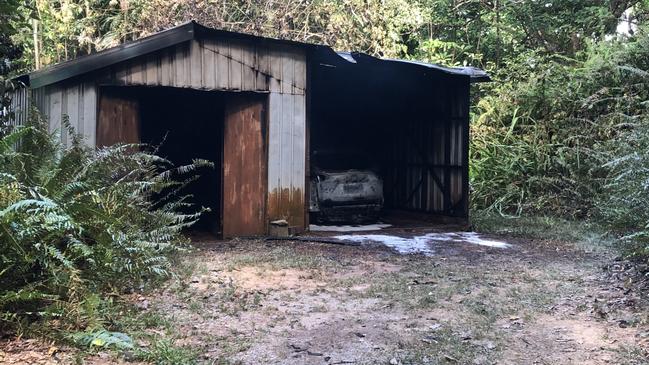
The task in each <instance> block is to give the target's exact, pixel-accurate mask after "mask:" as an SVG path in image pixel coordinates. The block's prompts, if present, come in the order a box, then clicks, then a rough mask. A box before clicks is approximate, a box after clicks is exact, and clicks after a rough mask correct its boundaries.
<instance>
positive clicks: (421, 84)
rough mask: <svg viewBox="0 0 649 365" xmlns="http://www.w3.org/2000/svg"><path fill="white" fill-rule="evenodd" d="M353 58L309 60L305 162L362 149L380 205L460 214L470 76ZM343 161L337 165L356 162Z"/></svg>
mask: <svg viewBox="0 0 649 365" xmlns="http://www.w3.org/2000/svg"><path fill="white" fill-rule="evenodd" d="M312 59H315V60H318V57H313V58H312ZM356 62H357V63H355V64H354V63H350V62H347V61H345V60H342V62H340V61H336V60H320V61H319V62H318V61H316V62H314V63H313V64H312V66H311V70H312V71H311V83H310V90H311V92H312V94H311V102H310V110H311V114H310V115H311V122H310V152H311V154H312V157H311V160H312V161H313V160H314V158H313V154H314V153H318V151H321V150H332V149H334V150H336V149H337V150H340V151H347V150H357V151H362V152H363V153H364V154H366V155H367V156H369V157H370V158H371V159H373V165H374V166H376V169H377V172H378V173H379V175H380V176H381V177H382V178H383V180H384V195H385V204H386V208H392V209H402V210H412V211H421V212H427V213H437V214H443V215H449V216H457V217H466V216H467V214H468V113H469V110H468V106H469V78H468V77H464V76H453V75H448V74H445V73H442V72H439V71H434V70H424V68H423V67H421V66H415V65H408V64H395V63H394V62H384V61H381V60H378V59H375V58H370V57H367V56H357V57H356ZM347 161H349V163H350V165H348V166H341V167H345V168H355V167H357V166H353V165H351V164H353V159H349V160H342V161H341V164H343V165H344V164H345V163H346V162H347Z"/></svg>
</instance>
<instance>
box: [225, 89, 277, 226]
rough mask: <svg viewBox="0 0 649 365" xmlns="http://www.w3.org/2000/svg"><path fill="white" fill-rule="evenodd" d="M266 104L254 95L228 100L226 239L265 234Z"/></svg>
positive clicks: (234, 96) (226, 114)
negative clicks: (264, 134) (264, 122)
mask: <svg viewBox="0 0 649 365" xmlns="http://www.w3.org/2000/svg"><path fill="white" fill-rule="evenodd" d="M262 112H263V100H261V98H259V97H255V96H252V95H247V94H244V95H233V96H231V97H229V98H228V101H227V103H226V112H225V125H224V148H223V236H224V237H233V236H257V235H264V234H265V233H266V220H265V196H266V194H265V192H266V148H265V143H264V137H263V135H262V126H261V124H262V123H263V118H262Z"/></svg>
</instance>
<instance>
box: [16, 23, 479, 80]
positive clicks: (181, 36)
mask: <svg viewBox="0 0 649 365" xmlns="http://www.w3.org/2000/svg"><path fill="white" fill-rule="evenodd" d="M205 37H210V38H217V37H230V38H236V39H244V40H250V41H256V42H262V43H269V44H272V43H276V44H287V45H293V46H299V47H303V48H314V49H320V50H324V51H325V52H328V53H332V54H335V51H333V49H331V48H330V47H328V46H321V45H314V44H310V43H302V42H295V41H289V40H282V39H275V38H266V37H260V36H255V35H251V34H245V33H236V32H230V31H225V30H220V29H213V28H208V27H205V26H203V25H200V24H198V23H196V22H195V21H191V22H188V23H185V24H182V25H179V26H176V27H174V28H170V29H167V30H164V31H161V32H159V33H156V34H153V35H151V36H148V37H145V38H142V39H138V40H136V41H132V42H127V43H124V44H122V45H119V46H117V47H113V48H109V49H106V50H103V51H100V52H97V53H93V54H90V55H86V56H81V57H78V58H75V59H73V60H69V61H66V62H62V63H59V64H56V65H53V66H50V67H47V68H45V69H42V70H38V71H35V72H32V73H30V74H29V75H28V77H29V80H25V81H26V82H25V83H26V84H29V85H30V86H31V87H33V88H38V87H42V86H46V85H50V84H53V83H56V82H59V81H63V80H66V79H69V78H72V77H75V76H78V75H82V74H85V73H89V72H92V71H95V70H98V69H101V68H104V67H107V66H110V65H112V64H115V63H118V62H123V61H127V60H130V59H133V58H135V57H139V56H142V55H145V54H149V53H152V52H156V51H158V50H161V49H164V48H167V47H171V46H174V45H176V44H179V43H183V42H187V41H189V40H192V39H201V38H205ZM337 54H338V56H340V57H342V58H343V59H344V60H346V61H348V62H352V63H357V62H356V61H357V60H356V58H357V57H359V56H361V57H368V58H369V57H371V56H369V55H365V54H362V53H350V52H338V53H337ZM371 58H374V57H371ZM374 59H376V60H382V61H386V62H394V63H401V64H412V65H416V66H421V67H426V68H428V69H432V70H435V71H440V72H444V73H448V74H451V75H464V76H469V77H470V78H471V81H472V82H481V81H489V80H490V79H489V76H488V75H487V73H486V72H484V71H482V70H480V69H477V68H473V67H461V68H451V67H444V66H439V65H435V64H429V63H424V62H418V61H408V60H395V59H378V58H374ZM21 77H22V79H23V80H24V79H25V76H24V75H23V76H21Z"/></svg>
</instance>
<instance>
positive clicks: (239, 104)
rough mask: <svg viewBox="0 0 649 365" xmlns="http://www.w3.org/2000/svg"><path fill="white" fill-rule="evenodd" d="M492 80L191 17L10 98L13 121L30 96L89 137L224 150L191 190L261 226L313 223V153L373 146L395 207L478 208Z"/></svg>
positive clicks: (186, 151)
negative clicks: (480, 148) (474, 163)
mask: <svg viewBox="0 0 649 365" xmlns="http://www.w3.org/2000/svg"><path fill="white" fill-rule="evenodd" d="M487 80H488V76H487V75H486V74H485V73H484V72H483V71H481V70H478V69H474V68H446V67H442V66H438V65H432V64H425V63H420V62H412V61H403V60H390V59H380V58H375V57H371V56H368V55H365V54H362V53H353V52H352V53H337V52H335V51H334V50H332V49H331V48H330V47H327V46H321V45H312V44H306V43H299V42H293V41H286V40H279V39H270V38H264V37H258V36H252V35H247V34H241V33H233V32H228V31H223V30H217V29H211V28H207V27H204V26H202V25H200V24H198V23H195V22H189V23H186V24H183V25H180V26H177V27H175V28H172V29H169V30H166V31H163V32H160V33H156V34H154V35H152V36H150V37H147V38H143V39H140V40H137V41H134V42H130V43H126V44H124V45H121V46H118V47H115V48H111V49H107V50H104V51H101V52H98V53H95V54H91V55H88V56H83V57H80V58H77V59H74V60H70V61H67V62H63V63H60V64H57V65H54V66H51V67H48V68H46V69H43V70H39V71H36V72H33V73H31V74H29V75H26V76H24V77H22V78H21V81H23V82H24V84H25V86H26V87H25V88H22V89H19V90H18V91H17V92H16V94H15V96H14V98H13V104H14V105H13V106H14V109H15V111H16V114H15V115H16V124H21V123H22V122H23V121H24V119H25V118H26V116H27V113H28V110H29V108H27V106H28V105H30V104H33V105H35V106H36V107H37V108H38V109H39V110H40V111H41V112H42V114H44V115H45V117H46V118H47V120H48V121H49V125H50V128H51V130H61V123H62V121H63V120H64V118H66V117H67V118H68V119H69V122H70V123H71V125H72V126H73V127H74V128H75V130H76V132H77V133H79V134H80V135H82V136H83V140H84V141H85V143H87V144H88V145H90V146H96V147H101V146H106V145H111V144H114V143H140V142H141V143H151V144H161V143H162V144H161V147H160V150H159V153H160V154H162V155H163V156H164V157H166V158H168V159H170V160H171V161H173V162H175V163H177V164H181V163H186V162H188V161H191V160H192V159H194V158H203V159H208V160H211V161H213V162H214V163H215V166H216V169H215V170H214V172H211V173H207V174H204V175H203V176H201V178H200V179H199V180H198V181H197V182H196V183H195V184H194V185H193V187H192V189H193V190H192V191H191V192H192V193H193V195H194V196H195V199H196V201H195V203H197V204H200V205H204V206H209V207H210V208H212V213H211V214H210V215H208V216H206V217H205V218H204V219H203V221H202V222H201V223H202V224H203V226H204V228H206V229H209V230H212V231H215V232H218V233H219V234H220V235H221V236H224V237H232V236H251V235H265V234H267V233H268V230H269V225H270V222H272V221H276V220H286V221H287V222H288V224H289V226H290V227H291V228H292V230H293V231H294V232H301V231H305V230H308V227H309V214H308V208H309V185H310V184H309V181H310V170H311V161H312V160H313V157H314V156H315V155H317V154H318V153H322V151H332V150H335V151H337V152H338V155H339V156H342V157H341V158H339V159H338V160H339V162H340V168H354V166H353V161H354V158H352V155H353V154H355V153H357V152H358V151H362V152H363V153H364V154H365V155H367V156H369V158H370V160H371V164H372V165H373V166H374V167H375V168H376V171H378V173H379V174H380V176H381V178H382V179H383V181H384V198H385V208H386V209H389V210H392V211H411V212H417V213H421V214H422V215H425V216H430V217H435V216H446V217H454V218H458V219H460V220H466V219H468V213H469V212H468V197H469V187H468V182H469V179H468V149H469V143H468V141H469V106H470V96H469V89H470V85H471V83H472V82H480V81H487ZM61 139H62V142H63V143H67V142H68V141H69V140H70V136H68V135H66V132H64V131H63V132H62V133H61ZM347 151H354V152H349V155H348V157H346V156H345V153H347ZM346 164H347V165H349V166H347V165H346Z"/></svg>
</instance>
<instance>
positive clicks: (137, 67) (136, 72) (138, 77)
mask: <svg viewBox="0 0 649 365" xmlns="http://www.w3.org/2000/svg"><path fill="white" fill-rule="evenodd" d="M130 69H131V79H130V83H131V84H134V85H144V84H146V82H145V77H146V60H145V59H144V58H139V59H136V60H134V61H133V62H132V63H131V67H130Z"/></svg>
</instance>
